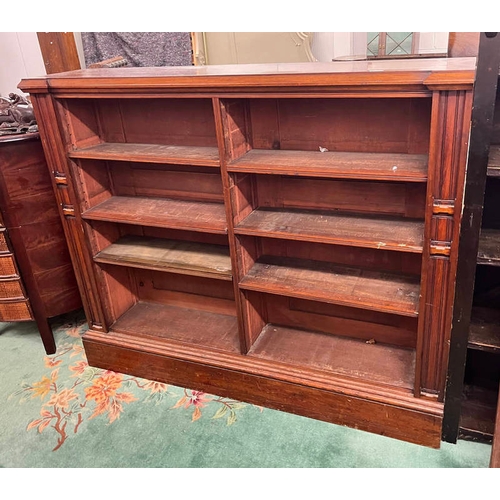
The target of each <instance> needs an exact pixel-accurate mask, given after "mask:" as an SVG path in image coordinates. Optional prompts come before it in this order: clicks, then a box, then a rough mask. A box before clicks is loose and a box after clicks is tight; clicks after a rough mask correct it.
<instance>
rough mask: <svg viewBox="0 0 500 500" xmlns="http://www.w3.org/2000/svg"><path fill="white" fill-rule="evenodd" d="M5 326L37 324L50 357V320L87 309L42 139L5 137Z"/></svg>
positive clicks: (1, 180) (1, 224)
mask: <svg viewBox="0 0 500 500" xmlns="http://www.w3.org/2000/svg"><path fill="white" fill-rule="evenodd" d="M0 211H1V221H0V321H29V320H35V321H36V323H37V326H38V329H39V331H40V335H41V337H42V341H43V344H44V347H45V350H46V352H47V353H48V354H53V353H54V352H55V351H56V346H55V342H54V337H53V335H52V330H51V327H50V324H49V321H48V320H49V318H52V317H55V316H59V315H61V314H63V313H67V312H70V311H73V310H76V309H79V308H80V307H81V304H82V303H81V298H80V294H79V290H78V287H77V283H76V279H75V274H74V271H73V266H72V263H71V260H70V255H69V251H68V247H67V242H66V239H65V235H64V231H63V227H62V224H61V220H60V217H59V212H58V209H57V204H56V201H55V198H54V192H53V189H52V183H51V176H50V173H49V170H48V168H47V163H46V161H45V156H44V152H43V149H42V145H41V143H40V138H39V135H38V134H20V135H12V136H9V135H7V136H3V137H0Z"/></svg>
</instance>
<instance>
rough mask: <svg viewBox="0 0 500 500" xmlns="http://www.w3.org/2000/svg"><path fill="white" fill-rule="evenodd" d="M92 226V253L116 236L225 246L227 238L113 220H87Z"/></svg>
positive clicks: (221, 235) (220, 235)
mask: <svg viewBox="0 0 500 500" xmlns="http://www.w3.org/2000/svg"><path fill="white" fill-rule="evenodd" d="M89 225H90V226H91V227H92V235H93V237H92V241H99V242H100V243H98V244H96V245H95V247H93V251H94V253H97V252H99V251H100V250H103V249H104V248H106V247H107V246H109V245H110V244H111V243H114V242H115V241H116V240H117V239H118V238H123V237H126V236H145V237H148V238H161V239H165V240H177V241H189V242H195V243H208V244H211V245H220V246H224V247H227V246H228V239H227V235H225V234H210V233H201V232H197V231H180V230H177V229H167V228H163V227H149V226H135V225H131V224H115V223H113V222H102V221H89Z"/></svg>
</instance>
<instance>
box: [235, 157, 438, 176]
mask: <svg viewBox="0 0 500 500" xmlns="http://www.w3.org/2000/svg"><path fill="white" fill-rule="evenodd" d="M427 163H428V157H427V155H416V154H398V153H344V152H325V153H321V152H320V151H291V150H267V149H252V150H250V151H248V153H246V154H244V155H243V156H242V157H240V158H238V159H237V160H233V161H232V162H231V163H229V165H228V170H229V171H230V172H248V173H254V174H279V175H303V176H308V177H330V178H337V179H344V178H345V179H369V180H383V181H401V182H426V181H427Z"/></svg>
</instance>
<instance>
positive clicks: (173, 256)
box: [94, 236, 232, 281]
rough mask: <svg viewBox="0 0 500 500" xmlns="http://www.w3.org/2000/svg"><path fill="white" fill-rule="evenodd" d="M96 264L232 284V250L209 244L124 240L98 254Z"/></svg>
mask: <svg viewBox="0 0 500 500" xmlns="http://www.w3.org/2000/svg"><path fill="white" fill-rule="evenodd" d="M94 261H96V262H100V263H103V264H114V265H118V266H127V267H136V268H139V269H152V270H155V271H167V272H172V273H177V274H188V275H191V276H202V277H205V278H215V279H221V280H227V281H231V280H232V274H231V259H230V257H229V249H228V248H227V247H224V246H221V245H211V244H208V243H194V242H189V241H177V240H166V239H162V238H149V237H145V236H125V237H123V238H120V239H119V240H118V241H116V242H115V243H113V244H112V245H110V246H109V247H107V248H105V249H104V250H102V251H101V252H99V253H98V254H97V255H96V256H95V257H94Z"/></svg>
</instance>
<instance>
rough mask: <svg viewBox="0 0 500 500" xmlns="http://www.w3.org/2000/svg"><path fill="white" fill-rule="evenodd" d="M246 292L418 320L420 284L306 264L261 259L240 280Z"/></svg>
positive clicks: (357, 270) (385, 275)
mask: <svg viewBox="0 0 500 500" xmlns="http://www.w3.org/2000/svg"><path fill="white" fill-rule="evenodd" d="M240 287H241V288H242V289H245V290H254V291H257V292H264V293H271V294H275V295H285V296H289V297H296V298H301V299H308V300H317V301H321V302H327V303H330V304H339V305H344V306H348V307H356V308H361V309H370V310H373V311H380V312H386V313H393V314H398V315H402V316H417V315H418V305H419V298H420V294H419V292H420V288H419V280H418V279H417V278H414V277H410V276H401V275H394V274H388V273H380V272H377V271H370V270H365V269H360V268H352V267H342V266H338V265H334V264H329V263H323V262H315V261H308V260H299V259H289V258H277V257H269V256H266V257H263V258H261V259H259V260H258V261H257V262H256V263H255V264H254V266H253V267H252V268H251V269H250V271H249V272H248V274H247V275H246V276H245V277H244V278H243V279H242V280H241V282H240Z"/></svg>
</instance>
